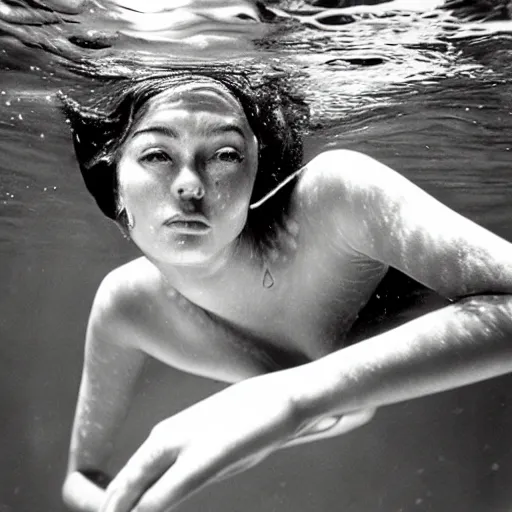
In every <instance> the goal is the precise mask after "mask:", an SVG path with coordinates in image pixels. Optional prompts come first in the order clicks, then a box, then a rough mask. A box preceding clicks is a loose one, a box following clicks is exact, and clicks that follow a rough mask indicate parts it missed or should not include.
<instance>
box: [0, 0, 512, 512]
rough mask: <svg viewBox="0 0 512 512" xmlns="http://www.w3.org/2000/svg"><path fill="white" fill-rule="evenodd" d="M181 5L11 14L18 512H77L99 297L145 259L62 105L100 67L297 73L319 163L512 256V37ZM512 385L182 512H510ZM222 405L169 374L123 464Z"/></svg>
mask: <svg viewBox="0 0 512 512" xmlns="http://www.w3.org/2000/svg"><path fill="white" fill-rule="evenodd" d="M59 3H60V2H58V1H57V0H55V2H54V3H53V5H56V6H58V5H59ZM168 3H169V2H167V3H164V2H156V0H155V3H152V4H151V9H152V11H153V12H137V11H136V10H134V9H135V8H138V9H140V7H136V5H135V4H134V2H130V1H129V0H125V2H124V4H121V2H119V3H116V4H114V3H110V2H109V3H107V2H103V3H102V4H99V3H92V4H89V5H88V6H87V9H85V10H83V12H81V13H79V14H73V13H72V12H71V13H60V14H58V15H57V16H56V17H57V18H58V20H57V21H59V20H63V19H64V20H68V22H66V23H64V22H61V23H51V24H39V25H26V24H15V23H13V21H14V20H13V19H12V16H11V18H10V19H9V20H8V19H7V18H6V17H5V12H6V11H5V10H4V11H0V31H1V32H0V34H2V35H1V36H0V65H1V68H2V74H1V78H0V148H1V154H2V158H1V159H0V168H1V169H0V172H1V179H0V215H1V217H0V258H1V261H2V265H1V267H0V282H1V283H2V285H3V287H2V291H3V293H2V296H1V298H0V308H1V315H0V339H1V340H2V344H1V346H0V407H1V411H2V414H1V420H0V454H1V461H2V465H1V467H0V511H2V512H12V511H14V512H29V511H31V512H32V511H47V510H51V511H53V512H59V511H62V510H64V507H63V506H62V504H61V501H60V485H61V482H62V478H63V475H64V471H65V461H66V457H67V447H68V446H67V445H68V438H69V432H70V426H71V420H72V413H73V408H74V404H75V399H76V392H77V386H78V380H79V377H80V371H81V359H82V350H83V336H84V329H85V324H86V321H87V316H88V311H89V308H90V304H91V301H92V297H93V295H94V292H95V290H96V288H97V286H98V284H99V282H100V280H101V278H102V277H103V276H104V275H105V274H106V273H107V272H108V271H109V270H110V269H111V268H113V267H115V266H117V265H118V264H120V263H122V262H124V261H127V260H128V259H130V258H131V257H134V256H135V255H137V252H136V251H135V249H134V248H133V247H132V246H131V245H130V244H129V243H128V242H127V241H126V240H124V239H123V238H122V237H121V236H120V234H119V233H118V230H117V228H115V226H112V225H111V224H109V223H108V222H107V221H106V220H104V219H103V218H102V217H101V215H100V213H99V211H97V209H96V207H95V205H94V204H93V201H92V200H91V198H90V197H89V196H88V194H87V193H86V192H85V190H84V187H83V185H82V183H81V178H80V176H79V172H78V169H77V165H76V162H75V161H74V157H73V153H72V148H71V144H70V137H69V133H68V127H67V125H66V123H65V120H64V119H63V117H62V116H61V114H60V113H59V111H58V109H57V101H56V99H55V92H56V91H57V90H59V89H69V88H71V89H77V90H78V89H80V90H87V89H92V90H94V89H95V87H96V84H95V82H94V80H93V79H92V78H91V77H87V76H84V75H83V73H84V69H85V68H84V62H87V63H88V64H89V65H90V64H94V66H95V69H96V71H95V72H96V73H98V74H103V75H126V74H130V73H133V72H134V70H137V69H140V67H141V66H145V67H146V68H149V67H151V68H153V69H156V68H157V67H165V66H166V65H170V63H172V62H175V61H176V60H179V59H184V58H188V59H194V60H196V61H200V60H207V61H210V62H221V61H226V62H234V61H237V62H242V63H247V64H248V65H249V64H250V65H251V66H253V67H254V69H256V70H258V69H265V70H267V71H268V70H269V69H271V70H272V71H273V72H279V70H285V71H287V70H291V71H293V72H296V73H298V75H297V77H296V81H295V83H296V87H297V89H298V90H300V91H302V92H303V93H304V94H305V96H306V97H307V100H308V102H309V103H310V105H311V109H312V117H313V124H314V130H313V131H312V133H311V134H310V135H309V136H308V138H307V140H306V157H307V158H310V157H312V156H314V155H315V154H316V153H318V152H320V151H321V150H322V149H325V148H329V147H346V148H352V149H357V150H360V151H363V152H366V153H369V154H371V155H372V156H374V157H376V158H377V159H379V160H382V161H384V162H385V163H387V164H389V165H390V166H392V167H393V168H395V169H397V170H399V171H400V172H402V173H403V174H405V175H406V176H408V177H409V178H410V179H411V180H413V181H414V182H416V183H418V184H419V185H421V186H422V187H424V188H425V189H427V190H428V191H429V192H430V193H432V194H433V195H435V196H436V197H438V198H439V199H441V200H442V201H444V202H445V203H447V204H448V205H450V206H451V207H452V208H454V209H456V210H457V211H460V212H461V213H463V214H464V215H467V216H468V217H470V218H471V219H473V220H475V221H477V222H479V223H481V224H482V225H484V226H486V227H487V228H489V229H491V230H492V231H494V232H496V233H498V234H499V235H501V236H503V237H505V238H507V239H509V240H511V241H512V215H511V213H512V206H511V205H512V191H511V187H510V186H509V182H510V177H511V171H510V162H511V152H512V140H511V137H510V134H511V133H512V88H511V84H510V76H511V71H512V69H511V68H512V64H511V62H512V60H511V58H510V57H511V53H512V52H511V48H512V43H511V39H510V36H509V32H510V24H509V22H506V21H499V20H495V21H492V22H489V23H484V24H482V23H476V22H471V23H469V22H462V21H460V20H458V19H457V18H455V17H453V16H451V15H450V13H449V12H447V11H435V12H434V13H432V12H427V11H428V9H429V8H431V7H435V5H436V4H438V3H439V2H434V1H429V2H412V1H411V2H409V3H407V5H406V7H408V8H409V9H410V10H409V11H405V10H404V4H405V2H393V3H391V4H390V3H388V4H380V5H374V6H365V7H350V8H347V9H344V10H332V9H329V10H322V9H317V8H313V7H311V6H308V5H306V4H304V3H301V2H298V1H297V2H293V1H288V2H281V3H276V2H273V3H272V4H271V7H272V9H273V10H274V12H275V13H277V14H278V18H276V19H274V20H273V21H271V20H270V18H271V16H270V14H268V15H267V16H266V17H267V18H268V20H269V21H268V22H256V21H252V20H253V19H257V18H258V16H261V13H259V12H258V10H257V9H256V8H255V6H254V5H253V4H252V3H250V2H249V1H247V2H243V1H240V2H238V1H237V2H235V1H231V0H223V1H222V2H208V1H206V0H201V1H199V0H198V1H196V2H195V3H194V2H192V5H191V2H189V1H188V0H183V1H181V0H180V2H178V1H176V2H175V3H173V4H172V5H173V6H174V9H175V10H174V11H172V12H171V11H169V6H168ZM352 3H355V2H352ZM368 3H371V2H368ZM2 5H3V3H2ZM5 5H7V6H11V7H14V6H16V5H17V4H14V3H13V4H5ZM76 5H78V2H77V4H75V6H76ZM179 6H181V10H179V9H178V7H179ZM194 6H196V7H197V6H199V7H200V8H201V9H202V11H201V13H199V14H201V16H199V15H198V14H197V12H196V14H194V15H191V13H192V10H193V7H194ZM91 9H92V11H93V12H91ZM61 10H62V9H61ZM70 10H71V11H73V9H68V11H70ZM76 10H78V9H76ZM159 11H160V12H159ZM23 12H24V13H25V14H24V16H29V15H30V16H32V17H34V16H39V17H40V16H47V17H48V16H49V14H48V11H44V12H43V11H35V10H34V9H31V10H25V11H23ZM27 13H28V14H27ZM34 13H36V14H34ZM11 14H12V12H11ZM15 14H16V13H15ZM205 15H206V16H205ZM52 16H53V15H52ZM155 20H156V21H158V23H159V25H156V24H155ZM18 21H19V20H18ZM24 21H25V23H27V22H28V21H30V20H29V19H27V18H26V17H25V18H24ZM32 21H33V20H32ZM39 21H40V22H41V19H40V18H39ZM48 21H56V20H55V19H54V20H48ZM69 21H73V23H70V22H69ZM178 21H179V23H178ZM205 33H207V36H205ZM34 45H36V46H34ZM91 94H93V92H91ZM511 384H512V379H511V378H510V377H508V376H506V377H503V378H500V379H494V380H492V381H489V382H485V383H481V384H478V385H473V386H470V387H467V388H464V389H460V390H455V391H452V392H448V393H443V394H440V395H437V396H433V397H428V398H424V399H421V400H416V401H413V402H409V403H405V404H400V405H396V406H392V407H388V408H385V409H383V410H382V411H380V412H379V413H378V416H377V417H376V419H375V420H374V421H373V422H372V423H371V424H370V425H368V426H366V427H364V428H363V429H361V430H359V431H356V432H354V433H353V434H350V435H348V436H346V437H342V438H339V439H335V440H332V441H328V442H321V443H316V444H314V445H311V446H303V447H301V448H297V449H290V450H288V451H285V452H282V453H279V454H276V455H275V456H273V457H271V458H270V459H269V460H268V461H266V462H265V463H263V464H262V465H261V466H259V467H257V468H255V469H253V470H251V471H250V472H248V473H246V474H243V475H241V476H238V477H236V479H232V480H228V481H226V482H224V483H222V484H220V485H217V486H214V487H211V488H208V489H206V490H205V491H204V492H202V493H200V494H199V495H198V496H196V497H194V498H193V499H192V500H190V502H187V503H186V504H184V505H183V506H182V507H181V508H180V510H183V511H195V510H201V511H221V510H222V511H224V512H229V511H237V512H238V511H241V510H243V511H244V512H252V511H279V512H291V511H294V512H297V511H298V512H313V511H315V512H317V511H320V510H321V511H332V510H344V511H347V512H368V511H374V510H379V511H382V512H388V511H389V512H391V511H393V512H395V511H404V512H405V511H412V510H414V511H416V510H418V511H435V512H445V511H446V512H448V511H450V512H452V511H454V510H455V511H459V510H461V511H462V510H464V511H468V512H480V511H481V512H494V511H499V512H502V511H503V512H505V511H508V510H510V506H511V504H512V490H511V487H510V480H511V477H512V450H511V448H510V446H511V444H512V443H511V441H512V439H511V434H510V432H512V429H511V428H510V427H511V425H512V413H511V411H510V406H509V404H510V402H511V399H512V396H511V392H510V389H511ZM221 387H222V386H221V384H218V383H212V382H209V381H206V380H203V379H199V378H195V377H192V376H187V375H183V374H180V373H178V372H175V371H173V370H170V371H169V370H167V369H164V368H162V367H161V366H160V365H158V364H156V363H155V364H154V365H153V366H151V367H150V368H149V369H148V370H147V373H146V375H145V378H144V379H143V383H142V385H141V389H140V393H139V395H138V397H137V400H136V402H135V404H134V408H133V411H132V413H131V416H130V418H129V421H128V423H127V426H126V429H125V430H124V432H123V434H122V436H121V438H120V441H119V450H118V452H117V454H116V459H115V461H114V462H113V466H114V467H116V466H118V465H119V464H121V463H122V461H123V460H124V459H125V458H126V457H127V455H128V454H129V453H130V451H131V450H132V449H133V448H134V447H135V446H136V445H137V444H138V443H139V442H140V441H141V440H142V439H143V437H144V436H145V434H146V432H147V431H148V429H149V428H150V426H151V425H153V424H154V423H155V422H156V421H157V420H158V418H163V417H165V416H167V415H169V414H170V413H171V412H173V411H177V410H179V409H181V408H182V407H184V406H186V405H187V404H190V403H192V402H194V401H195V400H197V399H199V398H200V397H203V396H206V395H207V394H209V393H212V392H214V391H215V390H218V389H220V388H221Z"/></svg>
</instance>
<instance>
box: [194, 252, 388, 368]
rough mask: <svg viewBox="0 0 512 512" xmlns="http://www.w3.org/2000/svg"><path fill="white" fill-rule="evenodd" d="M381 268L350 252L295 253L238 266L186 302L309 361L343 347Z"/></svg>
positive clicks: (255, 340) (272, 346) (263, 344)
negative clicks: (215, 283) (212, 286)
mask: <svg viewBox="0 0 512 512" xmlns="http://www.w3.org/2000/svg"><path fill="white" fill-rule="evenodd" d="M324 249H325V248H324ZM385 270H386V268H385V267H384V266H383V265H381V264H380V263H377V262H373V261H370V260H366V259H362V258H360V257H356V256H354V255H353V254H349V253H345V254H344V253H340V252H336V253H330V252H329V251H326V250H316V249H314V250H312V251H310V252H309V253H305V252H301V251H296V252H295V253H294V254H293V255H292V256H291V257H290V256H287V257H286V258H279V257H277V258H275V259H274V260H273V261H269V260H267V261H265V262H264V264H263V265H259V266H253V267H246V268H242V269H240V270H239V271H238V272H234V273H233V274H232V275H231V276H230V277H229V278H226V279H225V280H224V281H222V282H220V283H217V285H216V287H215V288H214V289H211V290H210V289H208V287H201V288H198V289H196V290H192V291H189V293H188V294H187V295H186V299H187V300H188V301H190V303H191V304H193V305H194V306H195V307H198V308H200V309H201V310H203V311H205V312H206V313H207V314H208V316H209V317H210V318H211V319H212V320H213V322H214V323H216V324H218V325H222V326H223V327H227V328H229V329H230V330H231V331H232V332H234V333H238V334H239V335H240V336H241V337H246V338H248V339H251V340H253V343H255V344H259V346H260V347H265V349H268V350H272V349H275V350H278V351H282V352H284V353H286V352H288V353H290V354H292V353H296V354H301V355H302V356H303V357H304V359H306V360H311V359H315V358H317V357H320V356H322V355H325V354H326V353H329V352H331V351H332V350H335V349H337V348H340V347H341V346H342V343H343V340H344V337H345V334H346V333H347V331H348V330H349V329H350V326H351V325H352V324H353V322H354V321H355V319H356V318H357V315H358V312H359V311H360V310H361V308H362V307H363V306H364V305H365V304H366V303H367V301H368V299H369V298H370V296H371V294H372V292H373V291H374V289H375V287H376V286H377V284H378V283H379V281H380V280H381V278H382V276H383V275H384V273H385Z"/></svg>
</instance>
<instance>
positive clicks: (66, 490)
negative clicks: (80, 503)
mask: <svg viewBox="0 0 512 512" xmlns="http://www.w3.org/2000/svg"><path fill="white" fill-rule="evenodd" d="M75 478H76V475H75V473H68V474H67V475H66V478H65V480H64V484H63V485H62V489H61V498H62V501H63V502H64V505H66V507H68V508H69V509H70V510H76V508H75V500H74V499H73V495H74V493H73V487H74V480H75Z"/></svg>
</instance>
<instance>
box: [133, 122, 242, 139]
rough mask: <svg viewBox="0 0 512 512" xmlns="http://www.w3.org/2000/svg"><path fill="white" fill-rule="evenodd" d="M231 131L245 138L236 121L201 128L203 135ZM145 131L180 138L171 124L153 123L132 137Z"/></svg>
mask: <svg viewBox="0 0 512 512" xmlns="http://www.w3.org/2000/svg"><path fill="white" fill-rule="evenodd" d="M229 132H235V133H238V135H240V136H241V137H242V138H244V139H245V134H244V132H243V130H242V128H240V126H238V125H237V124H234V123H219V122H214V123H206V124H205V125H204V126H203V127H202V128H201V129H200V134H201V135H217V134H221V133H229ZM144 133H160V134H162V135H165V136H167V137H171V138H173V139H177V138H179V136H178V133H177V132H176V131H175V130H173V129H172V128H171V127H170V126H166V125H153V126H148V127H147V128H141V129H140V130H137V131H136V132H135V133H134V134H133V135H132V137H131V138H132V139H133V138H135V137H138V136H139V135H142V134H144Z"/></svg>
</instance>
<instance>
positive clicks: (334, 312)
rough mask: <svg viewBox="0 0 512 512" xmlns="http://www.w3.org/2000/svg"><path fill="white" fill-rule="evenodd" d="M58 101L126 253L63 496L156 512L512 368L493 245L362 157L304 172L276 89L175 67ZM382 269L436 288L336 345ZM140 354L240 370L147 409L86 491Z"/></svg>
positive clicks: (510, 282) (108, 305) (511, 325)
mask: <svg viewBox="0 0 512 512" xmlns="http://www.w3.org/2000/svg"><path fill="white" fill-rule="evenodd" d="M65 105H66V112H67V115H68V116H69V118H70V120H71V123H72V127H73V131H74V142H75V149H76V152H77V157H78V160H79V163H80V168H81V171H82V174H83V176H84V179H85V182H86V185H87V187H88V188H89V190H90V191H91V193H92V194H93V195H94V197H95V199H96V201H97V202H98V205H99V206H100V208H101V209H102V211H103V212H104V213H105V214H106V215H107V216H109V217H111V218H112V219H114V220H115V221H116V222H117V223H118V224H119V225H120V227H121V229H122V230H123V231H124V232H125V233H126V234H127V235H128V236H129V237H130V238H131V239H132V240H133V242H134V243H135V244H136V245H137V246H138V247H139V248H140V250H141V251H142V253H143V257H141V258H139V259H136V260H134V261H132V262H130V263H128V264H126V265H124V266H122V267H120V268H118V269H116V270H114V271H112V272H111V273H110V274H109V275H108V276H107V277H106V278H105V280H104V281H103V283H102V284H101V286H100V288H99V290H98V292H97V295H96V298H95V301H94V304H93V307H92V311H91V315H90V320H89V325H88V330H87V339H86V351H85V361H84V372H83V377H82V383H81V387H80V394H79V399H78V406H77V412H76V417H75V424H74V430H73V436H72V443H71V452H70V463H69V472H68V476H67V478H66V481H65V484H64V491H63V492H64V498H65V500H66V502H67V503H68V504H69V506H70V507H71V508H73V509H74V510H80V511H98V510H99V511H102V512H127V511H137V512H141V511H149V510H151V511H152V512H157V511H164V510H165V511H167V510H170V509H172V508H173V507H174V506H176V505H177V504H178V503H180V502H181V501H182V500H184V499H185V498H186V497H187V496H189V495H191V494H192V493H194V492H196V491H197V490H199V489H200V488H202V487H203V486H204V485H206V484H208V483H210V482H213V481H215V480H218V479H221V478H226V477H227V476H229V475H232V474H234V473H237V472H239V471H242V470H245V469H247V468H249V467H251V466H252V465H254V464H256V463H257V462H259V461H261V460H262V459H263V458H264V457H265V456H267V455H268V454H269V453H271V452H272V451H274V450H277V449H278V448H281V447H284V446H289V445H293V444H296V443H300V442H307V441H311V440H315V439H319V438H322V437H328V436H333V435H338V434H341V433H344V432H347V431H348V430H350V429H352V428H355V427H357V426H359V425H362V424H364V423H365V422H367V421H368V420H369V419H370V418H371V417H372V415H373V412H374V410H375V408H377V407H379V406H383V405H386V404H391V403H396V402H399V401H403V400H408V399H411V398H414V397H420V396H424V395H427V394H431V393H435V392H439V391H442V390H446V389H450V388H453V387H456V386H462V385H465V384H468V383H472V382H476V381H479V380H482V379H486V378H490V377H493V376H497V375H500V374H503V373H505V372H508V371H510V369H511V368H512V358H511V357H510V355H511V353H512V339H511V334H512V314H511V313H512V300H511V298H510V295H509V294H510V293H511V292H512V264H511V262H512V246H511V245H510V244H509V243H508V242H506V241H505V240H503V239H501V238H499V237H497V236H495V235H494V234H492V233H490V232H488V231H486V230H485V229H484V228H482V227H480V226H478V225H476V224H474V223H472V222H471V221H469V220H467V219H465V218H463V217H461V216H460V215H458V214H457V213H455V212H453V211H451V210H450V209H448V208H447V207H445V206H443V205H442V204H440V203H439V202H437V201H436V200H435V199H434V198H432V197H430V196H429V195H428V194H426V193H425V192H423V191H422V190H420V189H419V188H418V187H416V186H415V185H413V184H412V183H410V182H409V181H408V180H406V179H405V178H404V177H402V176H400V175H399V174H397V173H396V172H394V171H392V170H391V169H389V168H387V167H386V166H384V165H382V164H380V163H378V162H376V161H375V160H373V159H371V158H370V157H367V156H365V155H362V154H359V153H355V152H351V151H343V150H336V151H329V152H326V153H323V154H320V155H319V156H317V157H316V158H314V159H313V160H312V161H310V162H308V163H307V164H306V165H305V166H302V167H301V145H300V128H301V126H303V125H305V122H306V121H307V118H306V116H305V114H304V110H303V105H300V104H296V103H294V102H293V98H292V97H291V96H289V95H288V94H287V93H286V92H285V90H284V89H283V88H282V87H281V85H280V84H274V83H269V84H263V85H261V87H251V85H250V84H249V83H248V82H247V81H246V80H245V79H244V78H243V77H241V76H238V75H236V74H232V73H230V74H229V75H228V74H227V73H220V72H219V73H214V72H208V73H207V72H204V73H202V74H192V73H189V72H184V73H176V74H174V75H172V76H163V77H156V78H150V79H141V80H138V81H134V82H131V83H123V84H121V86H120V88H118V89H116V90H114V91H113V92H111V94H110V96H109V98H107V99H105V100H104V101H103V102H102V104H100V105H97V106H96V107H95V108H86V107H83V106H81V105H79V104H77V103H75V102H73V101H71V100H69V99H66V100H65ZM389 268H395V269H398V270H399V271H401V272H404V273H405V274H407V275H409V276H410V277H412V278H414V279H415V280H416V281H418V282H420V283H422V284H424V285H426V286H428V287H429V288H431V289H432V290H435V291H437V292H438V293H439V294H441V295H443V296H444V297H446V298H448V299H450V301H452V303H451V304H449V305H448V306H446V307H444V308H441V309H439V310H437V311H434V312H431V313H429V314H426V315H424V316H423V317H420V318H417V319H415V320H412V321H410V322H407V323H405V324H403V325H401V326H399V327H396V328H393V329H391V330H388V331H387V332H384V333H381V334H378V335H375V336H371V337H368V338H367V339H364V340H363V341H360V342H359V343H354V344H351V341H353V336H354V334H353V329H352V326H353V325H354V322H355V320H356V318H357V317H358V314H359V312H360V311H361V309H362V308H363V306H364V305H365V304H366V303H367V302H368V300H369V299H370V297H371V296H372V294H373V293H374V291H375V289H376V287H377V285H378V284H379V282H380V281H381V280H382V278H383V276H384V275H385V274H386V272H387V270H388V269H389ZM149 357H154V358H157V359H159V360H161V361H163V362H164V363H166V364H168V365H170V366H173V367H176V368H179V369H182V370H184V371H187V372H192V373H195V374H198V375H202V376H207V377H212V378H215V379H219V380H224V381H226V382H231V383H237V384H235V385H233V386H231V387H229V388H227V389H225V390H224V391H222V392H220V393H218V394H216V395H214V396H212V397H210V398H208V399H206V400H204V401H202V402H200V403H198V404H196V405H194V406H193V407H191V408H189V409H186V410H185V411H183V412H181V413H179V414H177V415H175V416H173V417H171V418H168V419H166V420H164V421H162V422H161V423H160V424H158V425H156V426H155V428H154V429H153V431H152V432H151V434H150V436H149V437H148V439H147V441H146V442H145V443H144V444H143V445H142V446H141V447H140V449H139V450H138V451H137V452H136V453H135V454H134V456H133V457H132V458H131V459H130V461H129V462H128V463H127V464H126V466H125V467H124V468H123V469H122V470H121V471H120V473H119V474H118V475H117V476H116V477H115V478H114V479H113V480H112V481H111V482H110V484H109V485H108V487H107V488H106V489H105V490H104V489H103V487H104V486H105V485H106V484H107V483H108V481H109V479H108V477H106V476H105V475H104V474H103V473H102V470H101V468H102V464H103V461H104V460H105V459H106V458H107V457H108V455H109V454H110V453H111V451H112V448H113V444H112V442H113V439H114V436H115V433H116V431H117V428H118V427H119V425H120V423H121V422H122V420H123V418H124V416H125V413H126V411H127V408H128V407H129V404H130V400H131V394H132V391H133V388H134V384H135V382H136V379H137V376H138V374H139V372H140V369H141V368H142V366H143V364H144V361H145V360H146V359H147V358H149Z"/></svg>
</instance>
